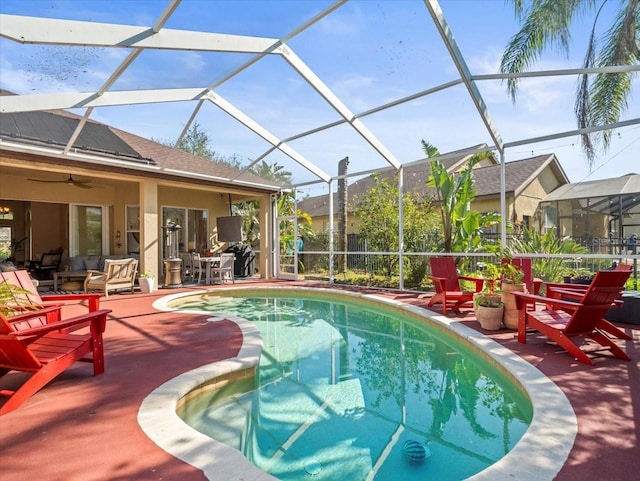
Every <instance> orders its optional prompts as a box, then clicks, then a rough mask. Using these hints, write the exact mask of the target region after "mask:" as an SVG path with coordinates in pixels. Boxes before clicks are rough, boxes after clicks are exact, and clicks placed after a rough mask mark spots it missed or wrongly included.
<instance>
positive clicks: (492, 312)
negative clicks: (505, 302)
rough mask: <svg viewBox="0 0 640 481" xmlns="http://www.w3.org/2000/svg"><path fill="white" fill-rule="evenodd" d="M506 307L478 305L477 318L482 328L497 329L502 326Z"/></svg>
mask: <svg viewBox="0 0 640 481" xmlns="http://www.w3.org/2000/svg"><path fill="white" fill-rule="evenodd" d="M503 314H504V307H485V306H477V317H476V318H477V319H478V322H479V323H480V326H481V327H482V329H486V330H487V331H497V330H499V329H500V328H501V327H502V316H503Z"/></svg>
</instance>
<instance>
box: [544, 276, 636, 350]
mask: <svg viewBox="0 0 640 481" xmlns="http://www.w3.org/2000/svg"><path fill="white" fill-rule="evenodd" d="M613 270H614V271H622V272H626V271H628V272H629V273H631V271H632V270H633V266H632V265H631V264H618V265H616V266H615V267H614V268H613ZM629 275H631V274H629ZM625 282H626V280H625ZM623 285H624V283H623ZM544 286H545V289H546V296H547V297H551V298H554V299H564V300H570V301H579V300H580V299H581V297H582V296H583V295H584V293H585V292H586V290H587V289H588V288H589V285H588V284H568V283H558V282H545V283H544ZM621 288H622V286H621ZM621 304H622V301H621V300H619V299H616V300H615V301H614V302H613V303H612V307H616V306H620V305H621ZM598 329H600V330H602V331H605V332H606V333H607V334H608V335H610V336H614V337H617V338H618V339H625V340H630V339H631V336H630V335H629V334H627V333H626V332H624V331H623V330H622V329H620V328H619V327H617V326H616V325H615V324H613V323H612V322H611V321H608V320H607V319H605V318H604V317H603V318H602V319H600V321H599V322H598Z"/></svg>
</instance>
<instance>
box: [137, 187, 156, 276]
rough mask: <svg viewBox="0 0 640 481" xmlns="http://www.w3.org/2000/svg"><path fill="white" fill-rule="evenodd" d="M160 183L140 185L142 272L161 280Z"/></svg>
mask: <svg viewBox="0 0 640 481" xmlns="http://www.w3.org/2000/svg"><path fill="white" fill-rule="evenodd" d="M158 222H159V218H158V182H157V181H155V180H152V179H145V180H143V181H142V182H141V183H140V262H141V265H140V267H139V269H140V272H143V273H151V274H153V275H154V276H155V277H156V279H160V275H159V274H160V267H159V263H160V250H159V249H160V242H161V239H159V238H158V230H159V229H158V226H159V223H158Z"/></svg>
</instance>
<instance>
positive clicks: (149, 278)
mask: <svg viewBox="0 0 640 481" xmlns="http://www.w3.org/2000/svg"><path fill="white" fill-rule="evenodd" d="M138 285H140V292H147V293H149V292H155V291H156V289H157V288H158V286H156V278H155V276H154V275H153V274H151V273H150V272H147V273H145V274H140V276H139V277H138Z"/></svg>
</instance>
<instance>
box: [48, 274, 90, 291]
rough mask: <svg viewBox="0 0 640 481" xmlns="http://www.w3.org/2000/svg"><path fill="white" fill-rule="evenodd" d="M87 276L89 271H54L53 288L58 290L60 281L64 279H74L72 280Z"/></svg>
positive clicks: (83, 278) (82, 278)
mask: <svg viewBox="0 0 640 481" xmlns="http://www.w3.org/2000/svg"><path fill="white" fill-rule="evenodd" d="M86 277H87V271H61V272H54V273H53V290H54V291H57V290H58V282H60V281H62V282H64V281H65V280H67V281H72V280H78V279H80V280H83V281H84V280H85V278H86Z"/></svg>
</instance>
